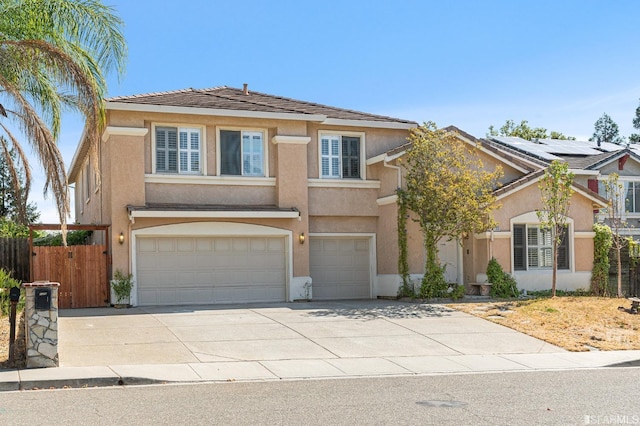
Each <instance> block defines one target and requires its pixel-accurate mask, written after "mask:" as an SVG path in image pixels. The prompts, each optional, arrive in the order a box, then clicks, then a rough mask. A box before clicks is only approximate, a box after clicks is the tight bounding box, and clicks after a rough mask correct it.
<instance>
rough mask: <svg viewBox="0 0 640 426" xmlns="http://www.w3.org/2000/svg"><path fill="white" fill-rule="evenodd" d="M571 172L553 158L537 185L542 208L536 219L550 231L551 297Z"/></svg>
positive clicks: (565, 222)
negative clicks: (551, 260)
mask: <svg viewBox="0 0 640 426" xmlns="http://www.w3.org/2000/svg"><path fill="white" fill-rule="evenodd" d="M572 184H573V173H571V172H570V171H569V166H568V165H567V163H563V162H561V161H559V160H554V161H552V162H551V165H550V166H549V168H547V170H546V171H545V172H544V175H543V176H542V178H541V179H540V183H539V185H538V187H539V188H540V192H541V193H542V205H543V207H544V210H541V211H538V219H539V220H540V226H541V228H543V229H549V230H550V231H551V240H552V245H553V274H552V278H551V297H556V282H557V276H558V247H560V243H561V242H562V238H563V237H564V236H565V233H566V227H567V219H568V216H569V215H568V213H569V205H570V204H571V196H572V195H573V189H572V188H571V185H572Z"/></svg>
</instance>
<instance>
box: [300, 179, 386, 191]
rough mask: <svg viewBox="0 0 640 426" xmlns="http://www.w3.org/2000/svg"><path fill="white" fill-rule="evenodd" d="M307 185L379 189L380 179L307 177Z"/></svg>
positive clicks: (310, 186) (313, 186)
mask: <svg viewBox="0 0 640 426" xmlns="http://www.w3.org/2000/svg"><path fill="white" fill-rule="evenodd" d="M307 186H308V187H309V188H360V189H380V181H379V180H361V179H308V180H307Z"/></svg>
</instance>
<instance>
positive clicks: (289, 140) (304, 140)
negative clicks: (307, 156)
mask: <svg viewBox="0 0 640 426" xmlns="http://www.w3.org/2000/svg"><path fill="white" fill-rule="evenodd" d="M309 142H311V138H310V137H309V136H284V135H275V136H274V137H272V138H271V143H272V144H274V145H277V144H279V143H282V144H290V145H307V144H308V143H309Z"/></svg>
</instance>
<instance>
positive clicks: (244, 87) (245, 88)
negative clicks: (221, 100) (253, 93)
mask: <svg viewBox="0 0 640 426" xmlns="http://www.w3.org/2000/svg"><path fill="white" fill-rule="evenodd" d="M242 92H244V94H245V95H248V94H249V85H248V84H247V83H244V84H243V85H242Z"/></svg>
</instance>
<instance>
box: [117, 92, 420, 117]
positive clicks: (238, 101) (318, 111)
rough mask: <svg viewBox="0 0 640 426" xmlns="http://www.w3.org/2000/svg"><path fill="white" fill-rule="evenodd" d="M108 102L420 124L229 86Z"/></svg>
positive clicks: (122, 98)
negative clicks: (246, 91) (245, 90)
mask: <svg viewBox="0 0 640 426" xmlns="http://www.w3.org/2000/svg"><path fill="white" fill-rule="evenodd" d="M107 102H118V103H130V104H143V105H158V106H175V107H187V108H210V109H225V110H232V111H256V112H270V113H288V114H309V115H324V116H326V117H328V118H334V119H343V120H363V121H380V122H396V123H405V124H417V123H415V122H414V121H411V120H403V119H400V118H393V117H387V116H383V115H376V114H368V113H364V112H360V111H354V110H350V109H343V108H336V107H331V106H327V105H321V104H317V103H313V102H306V101H299V100H296V99H290V98H285V97H282V96H274V95H268V94H265V93H260V92H255V91H248V94H246V95H245V93H244V91H243V90H241V89H234V88H231V87H227V86H220V87H212V88H208V89H193V88H189V89H183V90H175V91H171V92H156V93H146V94H140V95H132V96H118V97H114V98H109V99H107Z"/></svg>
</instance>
